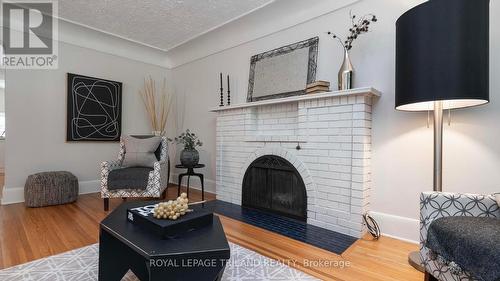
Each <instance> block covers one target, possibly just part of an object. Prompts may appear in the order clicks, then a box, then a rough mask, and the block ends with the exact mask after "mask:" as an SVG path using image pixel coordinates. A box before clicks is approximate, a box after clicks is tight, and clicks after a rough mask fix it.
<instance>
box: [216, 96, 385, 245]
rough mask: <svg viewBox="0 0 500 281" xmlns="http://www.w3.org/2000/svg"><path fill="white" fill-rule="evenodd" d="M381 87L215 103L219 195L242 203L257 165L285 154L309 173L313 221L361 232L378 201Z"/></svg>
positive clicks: (307, 182)
mask: <svg viewBox="0 0 500 281" xmlns="http://www.w3.org/2000/svg"><path fill="white" fill-rule="evenodd" d="M379 95H380V94H379V92H378V91H376V90H375V89H373V88H360V89H353V90H348V91H339V92H330V93H322V94H315V95H303V96H297V97H290V98H282V99H275V100H266V101H258V102H252V103H245V104H241V105H233V106H226V107H220V108H217V109H214V110H212V111H214V112H217V144H216V146H217V147H216V151H217V156H216V159H217V160H216V162H217V180H216V189H217V199H219V200H223V201H227V202H231V203H234V204H238V205H241V202H242V186H243V185H242V183H243V177H244V175H245V172H246V170H247V168H248V167H249V165H250V164H251V163H252V162H253V161H254V160H256V159H257V158H259V157H260V156H264V155H275V156H279V157H282V158H284V159H286V160H287V161H288V162H290V163H291V164H292V165H293V166H294V167H295V169H296V170H297V171H298V173H299V174H300V176H301V177H302V180H303V182H304V185H305V187H306V193H307V223H309V224H312V225H316V226H320V227H324V228H327V229H330V230H333V231H337V232H341V233H344V234H348V235H351V236H355V237H360V236H361V235H362V234H363V233H364V228H363V223H362V214H364V213H365V212H366V211H368V209H369V204H370V200H369V198H370V197H369V192H370V150H371V106H372V101H373V100H374V98H375V97H378V96H379ZM297 146H300V149H297Z"/></svg>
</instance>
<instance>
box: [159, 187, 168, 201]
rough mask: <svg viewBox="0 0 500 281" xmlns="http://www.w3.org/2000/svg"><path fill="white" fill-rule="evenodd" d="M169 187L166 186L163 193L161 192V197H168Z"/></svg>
mask: <svg viewBox="0 0 500 281" xmlns="http://www.w3.org/2000/svg"><path fill="white" fill-rule="evenodd" d="M167 189H168V187H165V189H164V190H163V192H162V194H161V196H160V198H161V199H162V200H165V199H167Z"/></svg>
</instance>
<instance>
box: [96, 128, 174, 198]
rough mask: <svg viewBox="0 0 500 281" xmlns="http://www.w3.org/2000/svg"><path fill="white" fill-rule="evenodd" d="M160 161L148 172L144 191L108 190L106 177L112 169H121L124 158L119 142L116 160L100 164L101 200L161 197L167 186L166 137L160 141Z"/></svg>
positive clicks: (123, 147) (122, 148) (123, 151)
mask: <svg viewBox="0 0 500 281" xmlns="http://www.w3.org/2000/svg"><path fill="white" fill-rule="evenodd" d="M161 145H162V146H161V154H160V161H158V162H155V163H154V165H153V171H151V172H149V179H148V185H147V187H146V189H144V190H142V189H120V190H108V175H109V172H110V171H112V170H114V169H119V168H121V164H122V162H123V159H124V156H125V153H126V151H125V144H124V142H123V140H121V141H120V152H119V153H118V160H114V161H107V162H102V163H101V197H102V198H125V197H161V194H162V193H163V191H164V190H165V189H166V188H167V186H168V180H169V172H170V167H169V164H168V163H169V161H168V160H169V159H168V141H167V137H165V136H163V137H162V139H161Z"/></svg>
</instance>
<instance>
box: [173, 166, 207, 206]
mask: <svg viewBox="0 0 500 281" xmlns="http://www.w3.org/2000/svg"><path fill="white" fill-rule="evenodd" d="M175 167H176V168H178V169H187V172H186V173H182V174H179V182H178V183H179V185H178V188H177V196H180V195H181V183H182V178H183V177H184V176H187V177H188V178H187V196H188V198H189V178H190V177H191V176H196V177H199V178H200V182H201V201H204V200H205V186H204V183H203V174H200V173H195V172H194V169H199V168H203V167H205V164H196V165H195V166H193V167H186V166H184V165H182V164H178V165H175Z"/></svg>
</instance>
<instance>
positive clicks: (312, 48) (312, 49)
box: [247, 37, 319, 102]
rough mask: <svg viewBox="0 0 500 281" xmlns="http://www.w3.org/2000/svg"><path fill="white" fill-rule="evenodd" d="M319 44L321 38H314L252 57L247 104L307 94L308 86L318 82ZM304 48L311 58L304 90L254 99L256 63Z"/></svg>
mask: <svg viewBox="0 0 500 281" xmlns="http://www.w3.org/2000/svg"><path fill="white" fill-rule="evenodd" d="M318 44H319V37H313V38H310V39H307V40H303V41H300V42H296V43H293V44H290V45H286V46H283V47H279V48H276V49H273V50H270V51H267V52H264V53H260V54H257V55H254V56H252V57H251V58H250V74H249V79H248V94H247V102H253V101H259V100H267V99H276V98H284V97H290V96H297V95H304V94H306V85H307V84H309V83H312V82H314V81H316V67H317V60H318ZM302 48H309V58H308V65H307V81H305V84H304V88H303V89H297V90H295V91H290V92H286V93H276V94H270V95H266V96H260V97H253V90H254V82H255V80H254V78H255V65H256V63H257V62H258V61H260V60H263V59H266V58H271V57H276V56H281V55H284V54H288V53H290V52H293V51H296V50H299V49H302Z"/></svg>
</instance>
